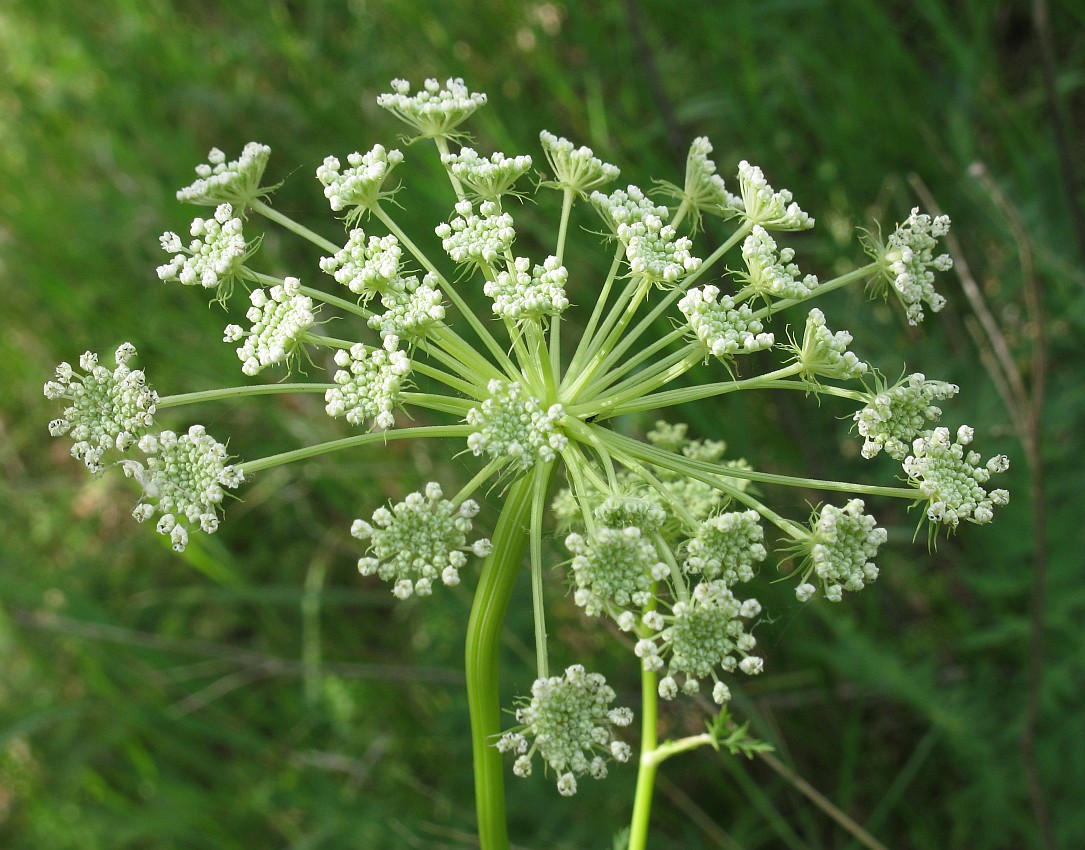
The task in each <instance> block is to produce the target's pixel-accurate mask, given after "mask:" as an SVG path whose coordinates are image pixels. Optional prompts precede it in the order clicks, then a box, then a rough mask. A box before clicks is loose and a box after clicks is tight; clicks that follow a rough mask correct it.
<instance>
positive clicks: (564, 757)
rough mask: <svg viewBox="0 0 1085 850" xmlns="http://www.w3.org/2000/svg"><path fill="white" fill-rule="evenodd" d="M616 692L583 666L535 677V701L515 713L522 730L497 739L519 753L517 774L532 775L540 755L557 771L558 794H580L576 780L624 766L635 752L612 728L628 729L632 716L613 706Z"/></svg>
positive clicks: (507, 749)
mask: <svg viewBox="0 0 1085 850" xmlns="http://www.w3.org/2000/svg"><path fill="white" fill-rule="evenodd" d="M615 696H616V694H615V693H614V689H613V688H611V687H610V686H609V685H608V684H607V682H606V679H605V678H603V676H602V675H600V674H599V673H588V672H586V671H585V670H584V668H583V667H582V666H581V665H579V664H574V665H573V666H571V667H569V668H567V669H566V670H565V674H564V675H563V676H552V677H550V678H549V679H536V680H535V683H534V684H533V685H532V686H531V701H530V702H527V703H526V704H524V705H522V706H521V707H520V708H518V709H517V710H516V722H517V723H519V724H520V726H519V727H518V728H515V729H511V730H510V731H508V732H506V733H505V734H504V735H502V736H501V738H500V739H498V742H497V748H498V750H500V751H501V752H503V753H508V752H511V753H515V754H516V756H517V758H516V761H515V763H514V764H513V768H512V771H513V773H515V774H516V775H517V776H530V775H531V759H532V757H533V756H534V755H535V754H536V753H538V754H539V755H540V756H541V757H542V760H543V762H544V763H545V765H546V766H547V767H549V768H551V769H552V770H554V771H555V773H557V786H558V793H559V794H561V795H562V796H565V797H568V796H571V795H573V794H575V793H576V777H577V776H579V775H582V774H585V773H588V774H591V776H592V777H594V778H595V779H602V778H604V777H605V776H606V775H607V764H606V763H607V760H608V759H614V760H615V761H619V762H625V761H628V760H629V757H630V756H631V755H632V749H631V748H630V746H629V744H627V743H625V742H624V741H618V740H616V739H615V738H614V731H613V727H615V726H628V725H629V724H630V723H632V722H633V712H632V711H630V710H629V709H628V708H611V707H610V706H611V703H613V702H614V698H615Z"/></svg>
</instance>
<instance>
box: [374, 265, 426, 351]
mask: <svg viewBox="0 0 1085 850" xmlns="http://www.w3.org/2000/svg"><path fill="white" fill-rule="evenodd" d="M436 283H437V277H436V275H433V274H427V275H426V277H425V278H424V279H423V280H422V282H421V283H419V281H418V278H417V277H415V276H414V275H411V276H410V277H407V278H400V279H399V281H398V284H399V287H398V288H395V289H389V290H387V291H386V292H385V293H384V294H383V295H381V303H382V304H383V305H384V308H385V309H384V312H383V313H378V314H376V315H374V316H371V317H370V319H369V327H371V328H373V329H375V330H377V331H380V335H381V337H382V338H383V339H384V340H385V341H386V343H387V342H389V341H390V342H391V343H392V344H393V345H394V344H395V343H396V342H397V341H398V340H400V339H402V340H405V341H407V342H415V341H417V340H420V339H422V338H423V337H424V336H425V335H426V334H428V333H429V332H430V331H431V330H432V329H433V328H434V327H435V326H436V325H437V324H438V323H440V322H441V321H442V320H443V319H444V317H445V308H444V305H443V303H442V302H443V299H444V296H443V295H442V293H441V290H439V289H437V288H436Z"/></svg>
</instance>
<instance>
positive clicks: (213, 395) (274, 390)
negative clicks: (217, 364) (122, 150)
mask: <svg viewBox="0 0 1085 850" xmlns="http://www.w3.org/2000/svg"><path fill="white" fill-rule="evenodd" d="M334 387H335V384H255V385H253V386H249V387H222V388H221V389H217V390H200V391H199V392H195V393H179V394H178V395H167V396H162V397H161V398H160V399H158V401H157V402H155V406H156V407H157V409H159V410H164V409H165V408H167V407H181V406H182V405H186V404H199V403H201V402H204V401H220V400H225V399H232V398H242V397H244V396H251V395H286V394H288V393H323V392H327V391H328V390H330V389H333V388H334Z"/></svg>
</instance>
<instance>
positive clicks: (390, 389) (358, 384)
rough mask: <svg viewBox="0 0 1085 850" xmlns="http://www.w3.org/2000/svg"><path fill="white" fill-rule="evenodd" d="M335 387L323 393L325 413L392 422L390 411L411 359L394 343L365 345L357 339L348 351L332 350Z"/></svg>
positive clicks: (378, 424) (378, 422) (357, 421)
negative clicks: (381, 346)
mask: <svg viewBox="0 0 1085 850" xmlns="http://www.w3.org/2000/svg"><path fill="white" fill-rule="evenodd" d="M335 365H336V366H338V367H339V371H338V372H336V373H335V383H336V384H338V386H336V387H332V388H331V389H329V390H328V391H327V392H325V393H324V401H325V402H326V404H325V410H326V411H327V412H328V415H329V416H332V417H336V416H346V418H347V422H349V423H350V424H351V425H361V424H362V423H364V422H365V421H366V420H367V419H373V422H374V424H375V425H376V427H377V428H380V429H386V428H391V427H392V426H393V425H395V417H394V416H393V414H392V411H393V410H395V407H396V405H397V404H398V403H399V393H400V390H401V389H402V388H403V385H404V383H405V382H406V380H407V375H409V374H410V372H411V360H410V358H409V357H408V356H407V355H406V353H404V352H402V351H399V350H398V349H396V348H395V347H394V346H393V347H391V348H388V349H385V348H366V347H365V346H364V345H362V344H361V343H357V344H356V345H354V346H352V347H351V349H350V351H343V350H342V349H340V350H339V351H336V352H335Z"/></svg>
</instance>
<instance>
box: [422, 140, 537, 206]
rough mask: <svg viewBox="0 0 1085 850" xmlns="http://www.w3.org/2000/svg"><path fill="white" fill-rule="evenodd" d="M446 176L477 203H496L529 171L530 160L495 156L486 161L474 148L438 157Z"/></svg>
mask: <svg viewBox="0 0 1085 850" xmlns="http://www.w3.org/2000/svg"><path fill="white" fill-rule="evenodd" d="M441 162H443V163H444V165H445V168H447V169H448V171H449V173H450V174H451V175H452V176H453V177H455V178H456V179H457V180H459V181H460V183H462V184H463V185H464V186H465V187H466V188H467V190H468V191H469V192H471V193H473V194H474V195H475V197H477V198H478V199H479V200H480V201H498V200H500V199H501V197H502V196H503V195H507V194H509V193H510V192H512V190H513V186H514V185H515V184H516V181H517V180H519V179H520V178H521V177H523V176H524V175H525V174H526V173H527V172H528V171H529V170H530V169H531V157H530V156H514V157H507V156H505V155H504V154H503V153H495V154H492V155H491V156H490V158H489V159H486V158H485V157H482V156H479V154H478V152H477V151H476V150H475V149H474V148H461V149H460V151H459V153H447V154H442V155H441Z"/></svg>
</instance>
